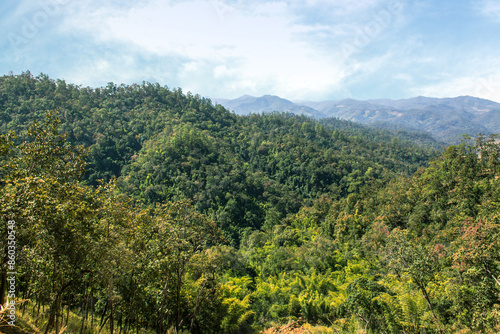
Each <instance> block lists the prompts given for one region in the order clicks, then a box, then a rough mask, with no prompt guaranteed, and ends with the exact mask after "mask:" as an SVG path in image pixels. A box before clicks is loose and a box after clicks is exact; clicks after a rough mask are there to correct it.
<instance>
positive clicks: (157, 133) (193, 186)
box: [0, 74, 439, 242]
mask: <svg viewBox="0 0 500 334" xmlns="http://www.w3.org/2000/svg"><path fill="white" fill-rule="evenodd" d="M0 90H1V92H2V94H1V98H0V101H1V103H0V109H1V110H4V112H3V113H2V115H3V116H2V117H3V119H4V121H3V122H2V123H1V125H0V129H1V130H2V131H6V130H14V131H16V132H22V131H23V130H24V129H26V127H27V125H28V124H29V123H31V122H32V121H36V120H41V118H42V117H43V114H44V110H45V109H52V110H57V111H58V114H59V115H60V117H61V127H62V129H63V131H65V132H67V133H68V134H69V139H70V140H71V141H72V142H73V143H75V144H83V145H84V146H86V147H89V148H90V149H91V155H90V157H89V158H90V165H89V167H88V172H87V174H86V176H85V179H86V180H87V181H88V182H89V183H90V184H94V185H95V184H97V180H99V179H104V180H108V179H110V178H111V177H115V178H118V184H119V186H120V188H121V189H122V190H123V191H124V192H126V193H127V194H129V195H131V196H132V197H134V198H135V199H137V200H140V201H141V202H144V203H146V204H154V203H160V202H165V201H169V200H180V199H191V200H193V201H194V204H195V206H196V208H198V209H199V210H200V211H201V212H205V213H208V212H210V214H211V216H212V217H213V218H214V219H216V220H217V221H218V222H219V223H220V226H222V227H223V229H224V230H225V231H226V233H228V236H229V237H230V238H231V239H232V240H235V241H236V242H237V240H239V238H240V237H239V235H240V233H241V231H242V230H244V229H245V228H247V227H250V228H260V227H261V226H262V224H263V223H264V221H265V217H266V216H268V215H270V214H271V213H273V214H274V213H275V214H277V216H278V217H280V218H283V217H285V216H286V215H287V214H290V213H295V212H297V211H298V210H299V208H300V207H301V206H303V205H305V204H306V203H310V202H311V201H312V200H313V199H314V198H317V197H319V196H321V195H322V194H325V193H331V194H332V196H334V197H338V198H340V197H344V196H346V195H348V194H349V193H350V192H353V191H355V190H356V189H358V188H359V187H361V186H362V185H363V184H365V183H366V182H367V181H368V180H370V178H374V177H375V178H377V177H378V176H382V175H387V174H388V173H405V174H411V173H413V172H415V171H416V169H417V168H418V167H419V166H424V165H425V164H426V163H427V161H428V160H429V158H430V157H431V156H433V155H434V154H435V153H434V152H433V151H429V150H425V149H423V148H421V147H419V146H417V145H415V144H412V143H411V141H410V140H411V139H417V140H418V138H411V136H409V135H407V136H406V137H405V134H404V133H400V135H401V136H400V138H401V140H399V141H394V140H393V138H394V137H395V136H397V134H396V133H391V132H387V131H381V130H373V129H371V130H370V129H366V128H364V127H360V126H357V125H354V124H352V123H349V122H344V121H340V120H330V121H329V122H326V123H324V124H323V125H322V124H320V123H318V122H317V121H315V120H313V119H311V118H307V117H305V116H294V115H292V114H281V113H272V114H266V115H251V116H237V115H235V114H233V113H230V112H229V111H227V110H226V109H224V108H222V107H221V106H214V105H213V104H212V103H211V101H210V100H208V99H204V98H201V97H199V96H197V95H195V96H193V95H192V94H190V93H188V94H187V95H186V94H183V93H182V91H181V90H180V89H174V90H170V89H168V88H167V87H160V86H159V85H155V84H149V83H143V84H142V85H133V86H125V85H120V86H117V85H114V84H109V85H108V86H107V87H103V88H95V89H93V88H81V87H78V86H75V85H71V84H66V83H65V82H64V81H61V80H51V79H50V78H48V77H47V76H43V75H42V76H39V77H33V76H31V75H29V74H24V75H21V76H17V77H16V76H5V77H3V78H1V79H0ZM422 138H423V139H422V141H423V142H425V144H430V145H431V146H434V147H439V146H438V144H437V143H436V142H432V141H431V140H429V138H425V136H424V137H422Z"/></svg>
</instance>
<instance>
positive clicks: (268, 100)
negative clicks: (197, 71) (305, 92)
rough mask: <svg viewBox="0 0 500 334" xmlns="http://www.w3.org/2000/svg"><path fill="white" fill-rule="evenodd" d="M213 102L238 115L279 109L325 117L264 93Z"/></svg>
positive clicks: (304, 107) (312, 110) (318, 112)
mask: <svg viewBox="0 0 500 334" xmlns="http://www.w3.org/2000/svg"><path fill="white" fill-rule="evenodd" d="M213 102H214V103H218V104H220V105H222V106H224V107H225V108H226V109H229V110H231V111H234V112H235V113H236V114H238V115H248V114H261V113H264V112H272V111H280V112H290V113H293V114H296V115H306V116H311V117H315V118H323V117H326V116H325V115H323V113H322V112H320V111H318V110H316V109H313V108H309V107H307V106H303V105H299V104H296V103H293V102H292V101H289V100H286V99H283V98H281V97H278V96H274V95H264V96H261V97H255V96H250V95H243V96H241V97H239V98H237V99H233V100H228V99H213Z"/></svg>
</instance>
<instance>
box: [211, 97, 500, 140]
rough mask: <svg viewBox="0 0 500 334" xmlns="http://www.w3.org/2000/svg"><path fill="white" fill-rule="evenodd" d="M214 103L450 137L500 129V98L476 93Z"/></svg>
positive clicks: (238, 109) (235, 108)
mask: <svg viewBox="0 0 500 334" xmlns="http://www.w3.org/2000/svg"><path fill="white" fill-rule="evenodd" d="M214 101H215V103H216V104H221V105H222V106H224V107H225V108H227V109H229V110H232V111H234V112H235V113H236V114H240V115H248V114H252V113H264V112H273V111H277V112H291V113H295V114H299V115H307V116H311V117H314V118H317V119H322V118H330V117H335V118H339V119H344V120H349V121H354V122H359V123H362V124H366V125H369V126H374V127H386V126H388V125H390V126H396V127H400V128H405V129H408V128H410V129H413V130H416V131H423V132H427V133H429V134H431V135H432V136H433V137H434V138H436V139H438V140H442V141H445V142H447V143H457V142H459V141H460V140H461V139H462V137H463V135H465V134H467V135H471V136H476V135H477V134H478V133H482V134H485V135H489V134H493V133H499V132H500V103H497V102H494V101H491V100H487V99H481V98H477V97H473V96H468V95H466V96H457V97H447V98H436V97H425V96H417V97H413V98H408V99H398V100H392V99H371V100H356V99H352V98H345V99H341V100H325V101H318V102H315V101H295V102H293V101H290V100H286V99H283V98H281V97H279V96H275V95H264V96H262V97H254V96H251V95H243V96H242V97H239V98H236V99H214Z"/></svg>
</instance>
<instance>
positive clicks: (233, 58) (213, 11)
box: [66, 0, 345, 98]
mask: <svg viewBox="0 0 500 334" xmlns="http://www.w3.org/2000/svg"><path fill="white" fill-rule="evenodd" d="M225 6H226V7H225ZM221 8H222V9H221ZM221 13H222V14H223V15H221ZM294 19H295V16H294V14H293V13H292V12H291V10H290V8H289V5H287V3H285V2H272V3H262V4H259V3H256V4H254V5H253V6H252V7H251V8H248V7H246V8H240V7H238V6H231V5H229V4H228V5H224V4H221V3H220V2H217V3H215V4H214V1H199V0H194V1H181V2H175V3H172V2H162V1H159V0H158V1H150V2H145V3H142V4H141V5H140V6H134V7H130V8H128V9H122V10H121V11H120V10H118V11H117V10H116V8H114V7H109V8H106V7H103V6H101V7H99V9H95V10H77V9H76V8H75V11H74V12H73V15H72V16H71V17H68V19H67V21H66V30H71V29H73V30H80V31H83V32H84V33H85V34H88V35H90V36H93V38H94V39H95V40H96V41H97V42H98V43H99V44H108V45H109V44H111V45H112V44H115V43H119V44H120V45H127V48H128V49H130V50H132V52H135V53H138V54H149V55H153V56H154V57H167V58H168V57H178V58H184V59H185V62H184V64H182V65H181V66H179V68H178V71H177V75H176V77H177V78H178V79H179V82H178V83H176V85H178V86H180V87H183V88H186V89H192V88H194V89H199V91H198V92H199V93H200V94H210V95H212V96H220V95H219V94H221V95H224V96H229V95H233V96H236V95H239V94H243V93H255V94H262V93H266V92H267V93H271V94H278V95H283V96H288V97H293V98H300V97H302V96H303V95H304V94H305V92H311V91H317V94H327V93H328V91H331V90H332V89H334V88H335V87H336V85H338V84H339V83H340V82H341V80H342V79H343V77H344V76H345V74H344V73H345V72H344V70H343V69H342V65H343V64H341V63H336V62H334V61H332V58H331V56H330V55H325V54H322V53H321V50H319V49H318V50H314V49H311V48H310V45H307V42H306V41H304V39H303V38H298V37H297V35H296V29H294V27H296V26H295V23H294ZM131 70H132V69H130V70H129V71H131ZM228 80H229V81H231V82H224V81H228ZM223 89H224V90H225V91H223Z"/></svg>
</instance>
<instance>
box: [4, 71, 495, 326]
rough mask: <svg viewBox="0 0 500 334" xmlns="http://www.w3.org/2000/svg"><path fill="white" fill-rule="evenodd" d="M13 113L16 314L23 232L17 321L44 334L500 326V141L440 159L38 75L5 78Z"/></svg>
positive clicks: (10, 215) (407, 139)
mask: <svg viewBox="0 0 500 334" xmlns="http://www.w3.org/2000/svg"><path fill="white" fill-rule="evenodd" d="M45 110H54V111H53V112H46V111H45ZM0 112H1V116H0V117H1V119H2V122H1V123H0V129H1V130H2V132H3V134H2V135H1V136H0V154H1V158H0V175H1V176H2V182H1V186H0V189H1V191H2V196H1V198H0V215H1V217H2V218H1V221H2V222H3V223H2V224H1V225H0V232H1V235H2V236H3V237H2V239H1V242H2V246H0V250H1V252H2V253H1V259H2V274H1V282H0V283H1V284H2V287H3V288H1V289H0V291H1V292H2V293H0V302H2V303H4V302H5V298H6V295H5V292H6V289H5V286H6V283H7V278H8V277H7V272H8V271H10V270H9V265H11V264H9V262H8V261H9V257H8V252H7V250H8V248H7V245H8V241H9V239H8V236H9V225H8V223H7V222H8V221H9V220H11V221H15V231H16V232H15V237H16V239H15V240H16V262H15V270H16V271H17V272H18V275H17V277H16V297H17V298H18V299H29V300H30V302H29V303H24V304H21V305H19V306H18V307H19V311H20V312H21V311H22V312H24V311H26V310H25V309H26V308H28V310H27V311H28V312H27V313H29V314H30V315H31V316H34V315H36V316H38V317H40V319H41V320H40V321H42V324H43V326H39V328H43V330H44V331H45V333H49V332H60V331H61V330H62V328H64V327H65V326H66V325H67V323H68V318H69V315H70V314H71V322H70V323H71V328H75V329H72V331H74V332H77V331H78V332H81V333H84V332H92V331H95V330H96V328H99V329H103V328H106V331H107V332H109V333H114V332H116V333H118V332H125V333H127V332H133V331H139V330H144V331H149V332H156V333H167V332H168V333H173V332H175V331H179V332H180V331H181V330H183V331H186V332H189V333H256V332H259V331H260V330H264V329H266V328H268V327H271V326H278V325H285V324H287V323H295V322H300V323H305V325H304V328H308V330H310V331H311V332H318V333H319V332H331V333H357V332H363V333H424V332H425V333H457V332H459V333H496V332H498V331H500V301H499V297H500V277H499V275H500V241H499V240H500V235H499V233H500V228H499V220H498V219H499V212H500V211H499V206H500V204H499V198H500V184H499V182H500V179H499V176H500V159H499V157H500V146H499V145H498V144H497V143H496V142H495V138H494V137H491V138H484V137H482V136H478V138H476V141H475V142H472V141H471V140H470V138H465V139H464V141H463V142H462V143H461V144H460V145H456V146H450V147H448V148H447V149H446V150H444V151H443V152H442V154H438V153H437V149H436V147H437V144H435V143H432V142H431V141H429V139H428V138H412V137H414V136H415V134H409V133H404V132H401V133H399V135H398V136H396V134H395V133H393V132H390V131H382V130H373V129H371V130H370V129H366V128H364V127H360V126H357V125H355V124H353V123H349V122H345V121H339V120H335V119H330V120H328V121H327V122H323V123H320V122H317V121H314V120H312V119H310V118H307V117H303V116H294V115H291V114H279V113H272V114H266V115H251V116H236V115H234V114H232V113H230V112H228V111H227V110H225V109H224V108H222V107H220V106H213V105H212V104H211V102H210V100H208V99H203V98H200V97H199V96H193V95H192V94H190V93H188V94H183V93H182V92H181V90H180V89H176V90H169V89H168V88H166V87H160V86H159V85H152V84H148V83H144V84H142V85H133V86H125V85H122V86H116V85H113V84H109V85H108V86H107V87H105V88H99V89H90V88H81V87H77V86H74V85H68V84H66V83H65V82H64V81H61V80H57V81H53V80H51V79H50V78H48V77H46V76H44V75H41V76H39V77H33V76H32V75H31V74H29V73H23V74H22V75H19V76H4V77H2V78H0ZM413 139H415V140H416V141H419V140H420V142H421V143H422V142H426V143H427V146H425V147H424V146H422V145H421V144H415V143H414V142H412V140H413ZM431 146H432V147H431ZM40 307H42V309H45V312H43V311H42V312H40ZM70 311H71V312H70ZM18 316H21V313H18ZM75 323H77V324H78V326H75ZM66 328H69V327H66ZM68 330H69V329H67V330H66V332H67V331H68Z"/></svg>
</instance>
